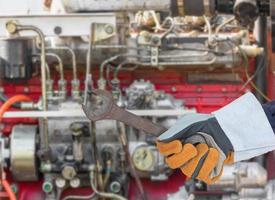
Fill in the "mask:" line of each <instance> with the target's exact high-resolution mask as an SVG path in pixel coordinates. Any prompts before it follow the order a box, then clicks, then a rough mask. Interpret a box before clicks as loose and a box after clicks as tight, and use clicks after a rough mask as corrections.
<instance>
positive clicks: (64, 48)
mask: <svg viewBox="0 0 275 200" xmlns="http://www.w3.org/2000/svg"><path fill="white" fill-rule="evenodd" d="M46 49H47V50H64V51H68V52H69V53H70V54H71V56H72V66H73V80H78V78H77V66H76V55H75V52H74V50H73V49H72V48H70V47H66V46H57V47H53V46H52V47H46Z"/></svg>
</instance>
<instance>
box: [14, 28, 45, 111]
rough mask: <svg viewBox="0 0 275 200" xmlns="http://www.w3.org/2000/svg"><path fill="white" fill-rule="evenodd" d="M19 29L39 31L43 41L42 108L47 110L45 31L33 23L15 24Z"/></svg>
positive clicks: (38, 33)
mask: <svg viewBox="0 0 275 200" xmlns="http://www.w3.org/2000/svg"><path fill="white" fill-rule="evenodd" d="M15 25H16V27H17V31H18V32H20V31H34V32H36V33H37V35H38V37H39V39H40V42H41V58H40V59H41V87H42V108H43V110H44V111H47V94H46V48H45V47H46V45H45V36H44V33H43V32H42V31H41V30H40V29H39V28H37V27H35V26H31V25H19V24H15Z"/></svg>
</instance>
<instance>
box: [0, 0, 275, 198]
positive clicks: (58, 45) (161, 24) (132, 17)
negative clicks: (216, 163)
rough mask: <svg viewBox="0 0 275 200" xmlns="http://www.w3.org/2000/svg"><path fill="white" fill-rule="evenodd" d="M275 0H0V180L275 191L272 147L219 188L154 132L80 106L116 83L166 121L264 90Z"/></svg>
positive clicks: (268, 194)
mask: <svg viewBox="0 0 275 200" xmlns="http://www.w3.org/2000/svg"><path fill="white" fill-rule="evenodd" d="M272 2H273V1H271V2H269V1H256V0H254V1H245V0H240V1H238V0H236V1H211V0H210V1H202V0H195V1H183V0H175V1H174V0H171V1H170V0H162V1H152V0H150V1H144V0H140V1H135V0H133V1H117V0H115V1H114V0H108V1H102V2H101V1H97V0H93V1H86V0H83V1H80V0H79V1H72V0H69V1H63V0H60V1H58V0H52V1H44V2H43V1H37V2H35V3H34V2H33V4H29V3H28V1H22V0H21V1H18V0H12V1H10V2H5V1H1V0H0V13H1V16H0V79H1V87H0V101H1V102H2V104H3V106H2V107H1V110H0V121H1V127H0V133H1V139H0V158H1V159H0V161H1V162H0V177H1V179H3V180H6V179H7V180H8V181H9V182H10V183H12V184H11V188H12V190H13V192H14V193H15V194H16V195H17V198H18V199H21V200H28V199H46V200H59V199H64V200H65V199H66V200H67V199H120V200H121V199H192V198H195V197H196V199H223V200H225V199H232V198H233V199H255V200H256V199H265V200H271V199H274V181H273V180H268V173H269V171H268V168H264V167H266V165H265V164H264V163H265V161H266V157H260V158H257V159H255V160H253V161H247V162H244V163H238V164H237V165H233V166H229V167H226V168H225V171H224V175H223V177H222V178H221V180H220V181H219V182H217V183H216V184H214V185H211V186H206V185H204V184H203V183H201V182H198V181H185V179H184V177H183V176H182V175H180V174H178V173H177V172H174V171H172V170H171V169H169V168H168V166H167V165H166V164H165V161H164V158H163V157H162V156H161V155H160V154H159V153H158V151H157V149H156V147H155V140H156V137H154V136H149V135H147V134H145V133H144V132H142V131H140V130H137V129H134V128H133V127H130V126H127V125H125V124H123V123H120V122H118V121H112V120H104V121H99V122H91V121H90V120H88V119H87V118H86V116H85V114H84V112H83V110H82V105H83V104H85V103H86V102H87V101H88V96H89V93H91V92H93V90H95V89H97V88H98V89H101V90H108V91H110V92H111V94H112V96H113V99H114V100H115V101H116V104H117V105H118V106H119V107H122V108H125V109H127V110H128V111H130V112H132V113H134V114H136V115H139V116H142V117H144V118H147V119H149V120H151V121H153V122H155V123H158V124H161V125H162V126H164V127H166V128H169V127H171V126H172V125H173V124H174V123H175V122H176V120H177V119H178V118H179V117H180V116H182V115H185V114H188V113H195V112H203V113H211V112H212V111H214V110H216V109H219V108H221V107H222V106H224V105H226V104H227V103H229V102H231V101H233V100H234V99H236V98H237V97H239V96H241V95H242V94H244V93H245V92H246V91H248V90H251V91H254V92H255V93H256V94H257V95H258V97H259V99H265V98H268V97H267V96H266V84H267V81H266V74H267V68H268V66H267V57H268V51H269V49H268V47H267V46H266V45H267V44H266V45H265V43H266V42H267V40H268V38H269V37H267V36H266V35H264V34H262V32H264V31H266V28H267V26H265V25H266V24H265V23H264V22H266V16H267V15H270V12H272V6H271V7H270V5H271V4H272ZM2 5H4V6H2ZM258 18H259V19H258ZM257 19H258V21H256V20H257ZM255 21H256V22H255ZM253 30H254V33H253ZM270 48H271V47H270ZM263 66H264V67H263ZM254 79H255V82H254ZM18 95H19V96H18ZM12 96H15V97H12ZM9 97H12V98H11V99H9ZM99 103H100V102H99ZM9 107H13V108H12V111H7V109H8V108H9ZM268 166H269V165H268ZM1 195H2V196H1ZM0 196H1V199H2V198H3V199H4V198H7V197H8V196H7V195H6V194H5V193H3V194H0Z"/></svg>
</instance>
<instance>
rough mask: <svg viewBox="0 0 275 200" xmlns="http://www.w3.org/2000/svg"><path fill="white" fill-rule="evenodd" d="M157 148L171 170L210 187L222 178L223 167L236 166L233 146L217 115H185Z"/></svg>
mask: <svg viewBox="0 0 275 200" xmlns="http://www.w3.org/2000/svg"><path fill="white" fill-rule="evenodd" d="M173 133H176V134H173ZM170 134H171V135H170ZM168 135H169V136H168ZM170 136H171V137H170ZM157 147H158V149H159V152H160V153H161V154H162V155H164V156H166V163H167V164H168V166H169V167H170V168H172V169H176V168H180V169H181V171H182V172H183V174H185V175H186V176H188V177H192V178H196V179H199V180H202V181H204V182H205V183H207V184H211V183H213V182H215V181H216V180H217V179H218V178H219V177H220V176H221V173H222V169H223V165H224V164H231V163H233V157H234V156H233V152H234V149H233V146H232V144H231V141H230V140H229V139H228V137H227V136H226V134H225V133H224V131H223V130H222V128H221V127H220V125H219V123H218V121H217V119H216V118H215V116H214V115H204V114H188V115H185V116H184V117H182V118H181V119H180V120H178V121H177V123H176V124H175V125H174V126H173V127H172V128H171V129H169V130H168V131H167V132H166V133H165V134H163V135H161V136H160V137H159V141H158V142H157Z"/></svg>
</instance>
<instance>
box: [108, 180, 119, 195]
mask: <svg viewBox="0 0 275 200" xmlns="http://www.w3.org/2000/svg"><path fill="white" fill-rule="evenodd" d="M110 190H111V191H112V192H113V193H119V192H120V190H121V184H120V183H119V182H117V181H114V182H112V183H111V184H110Z"/></svg>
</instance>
